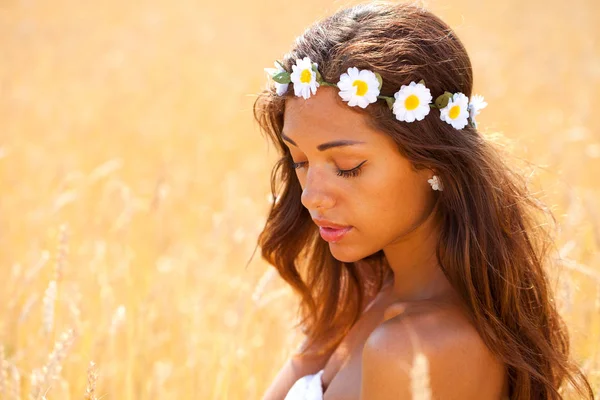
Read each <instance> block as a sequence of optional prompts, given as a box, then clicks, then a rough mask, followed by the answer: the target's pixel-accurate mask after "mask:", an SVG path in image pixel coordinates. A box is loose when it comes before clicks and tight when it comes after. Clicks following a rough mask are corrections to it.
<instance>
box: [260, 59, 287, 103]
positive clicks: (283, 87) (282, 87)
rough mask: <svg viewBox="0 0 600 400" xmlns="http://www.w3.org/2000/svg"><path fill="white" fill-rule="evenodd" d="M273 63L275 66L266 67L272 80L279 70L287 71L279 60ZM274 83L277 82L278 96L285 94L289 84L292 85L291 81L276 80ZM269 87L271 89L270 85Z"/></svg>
mask: <svg viewBox="0 0 600 400" xmlns="http://www.w3.org/2000/svg"><path fill="white" fill-rule="evenodd" d="M273 64H275V68H265V72H266V73H267V74H268V76H269V78H271V80H272V78H273V75H275V74H277V73H278V72H285V69H284V68H283V67H282V66H281V65H280V64H279V63H278V62H277V61H275V62H274V63H273ZM273 83H274V84H275V91H276V92H277V95H278V96H282V95H283V94H285V92H287V90H288V86H289V85H290V84H289V83H279V82H276V81H273ZM267 89H269V87H268V85H267Z"/></svg>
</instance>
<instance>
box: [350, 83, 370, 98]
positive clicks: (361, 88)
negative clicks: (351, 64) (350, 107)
mask: <svg viewBox="0 0 600 400" xmlns="http://www.w3.org/2000/svg"><path fill="white" fill-rule="evenodd" d="M352 86H356V95H357V96H364V95H365V94H367V90H369V85H367V83H366V82H365V81H361V80H359V79H357V80H355V81H354V82H352Z"/></svg>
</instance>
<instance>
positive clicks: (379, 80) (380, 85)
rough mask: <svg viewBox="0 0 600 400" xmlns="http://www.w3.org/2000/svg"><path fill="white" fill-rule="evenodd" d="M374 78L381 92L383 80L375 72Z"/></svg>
mask: <svg viewBox="0 0 600 400" xmlns="http://www.w3.org/2000/svg"><path fill="white" fill-rule="evenodd" d="M375 77H376V78H377V81H378V82H379V90H381V87H382V86H383V78H382V77H381V75H379V72H375Z"/></svg>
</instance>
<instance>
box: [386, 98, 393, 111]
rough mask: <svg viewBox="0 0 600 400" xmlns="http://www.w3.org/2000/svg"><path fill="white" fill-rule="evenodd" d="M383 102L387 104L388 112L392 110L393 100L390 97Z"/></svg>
mask: <svg viewBox="0 0 600 400" xmlns="http://www.w3.org/2000/svg"><path fill="white" fill-rule="evenodd" d="M385 102H386V103H387V105H388V107H389V108H390V110H392V109H394V99H393V98H391V97H386V98H385Z"/></svg>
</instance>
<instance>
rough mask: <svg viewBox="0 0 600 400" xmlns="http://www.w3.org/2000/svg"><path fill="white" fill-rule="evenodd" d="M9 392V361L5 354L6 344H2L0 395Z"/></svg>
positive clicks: (0, 353) (0, 352) (0, 348)
mask: <svg viewBox="0 0 600 400" xmlns="http://www.w3.org/2000/svg"><path fill="white" fill-rule="evenodd" d="M7 392H8V361H7V360H6V357H5V355H4V346H3V345H0V395H6V394H7Z"/></svg>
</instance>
